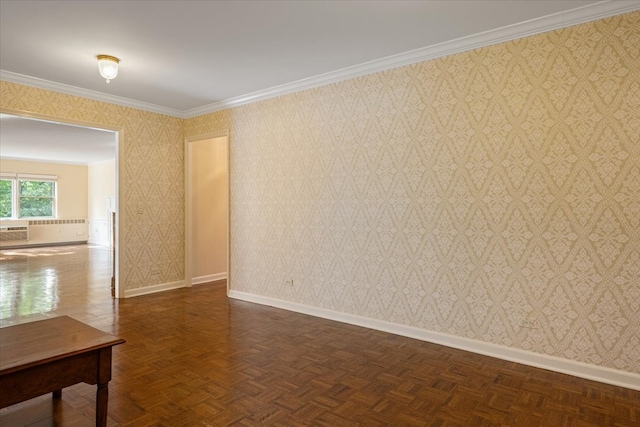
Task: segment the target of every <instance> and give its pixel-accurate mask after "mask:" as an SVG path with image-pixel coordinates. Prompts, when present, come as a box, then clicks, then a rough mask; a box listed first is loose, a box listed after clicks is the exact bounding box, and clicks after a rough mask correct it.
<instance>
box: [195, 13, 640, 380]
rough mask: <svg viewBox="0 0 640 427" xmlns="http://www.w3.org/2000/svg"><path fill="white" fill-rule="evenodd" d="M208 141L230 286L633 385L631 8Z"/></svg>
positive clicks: (281, 110)
mask: <svg viewBox="0 0 640 427" xmlns="http://www.w3.org/2000/svg"><path fill="white" fill-rule="evenodd" d="M223 129H230V131H231V200H232V205H231V227H232V229H231V245H232V246H231V266H232V269H231V278H232V282H231V286H232V289H234V290H237V291H243V292H248V293H253V294H258V295H262V296H267V297H272V298H278V299H282V300H286V301H292V302H296V303H301V304H307V305H311V306H316V307H322V308H326V309H331V310H337V311H341V312H346V313H350V314H354V315H360V316H365V317H368V318H373V319H380V320H385V321H389V322H394V323H397V324H401V325H410V326H414V327H418V328H423V329H425V330H430V331H439V332H443V333H447V334H451V335H455V336H461V337H468V338H472V339H475V340H481V341H486V342H491V343H495V344H501V345H505V346H510V347H515V348H519V349H525V350H530V351H533V352H537V353H542V354H547V355H553V356H558V357H561V358H566V359H571V360H574V361H581V362H586V363H589V364H595V365H599V366H605V367H610V368H613V369H617V370H622V371H628V372H634V373H640V309H639V307H640V12H633V13H629V14H625V15H620V16H616V17H613V18H609V19H605V20H601V21H596V22H592V23H587V24H583V25H579V26H575V27H571V28H567V29H563V30H560V31H554V32H550V33H546V34H541V35H536V36H532V37H528V38H525V39H521V40H517V41H512V42H508V43H504V44H499V45H495V46H491V47H487V48H483V49H479V50H475V51H471V52H466V53H461V54H457V55H453V56H449V57H445V58H441V59H437V60H432V61H428V62H424V63H420V64H416V65H412V66H406V67H402V68H398V69H394V70H391V71H387V72H382V73H377V74H372V75H368V76H365V77H361V78H357V79H352V80H348V81H344V82H340V83H336V84H331V85H327V86H324V87H320V88H316V89H312V90H307V91H303V92H299V93H296V94H292V95H287V96H283V97H279V98H276V99H271V100H267V101H262V102H258V103H254V104H251V105H246V106H242V107H238V108H234V109H232V110H226V111H222V112H217V113H212V114H208V115H205V116H201V117H197V118H193V119H189V120H187V121H186V125H185V133H186V135H187V136H190V135H197V134H204V133H207V132H212V131H218V130H223ZM289 279H293V281H294V286H293V287H291V286H286V284H285V281H286V280H289Z"/></svg>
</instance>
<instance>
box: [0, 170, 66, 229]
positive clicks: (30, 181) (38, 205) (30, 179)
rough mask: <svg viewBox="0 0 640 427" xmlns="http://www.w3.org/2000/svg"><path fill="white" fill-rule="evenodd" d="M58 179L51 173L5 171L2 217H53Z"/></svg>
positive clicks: (0, 201)
mask: <svg viewBox="0 0 640 427" xmlns="http://www.w3.org/2000/svg"><path fill="white" fill-rule="evenodd" d="M56 179H57V177H55V176H51V175H26V174H15V173H14V174H8V173H3V174H2V179H1V180H0V218H5V219H18V218H53V217H55V215H56V184H57V182H56Z"/></svg>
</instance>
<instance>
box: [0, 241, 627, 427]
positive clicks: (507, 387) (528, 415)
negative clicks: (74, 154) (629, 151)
mask: <svg viewBox="0 0 640 427" xmlns="http://www.w3.org/2000/svg"><path fill="white" fill-rule="evenodd" d="M54 252H56V251H51V250H50V251H49V252H47V253H48V255H47V256H46V257H42V258H46V262H44V261H41V260H40V259H38V256H37V255H36V251H35V250H34V252H33V253H32V254H31V255H32V256H30V258H29V260H28V261H27V262H25V260H24V259H22V260H18V261H15V255H13V257H14V259H13V260H12V259H10V258H11V257H7V256H5V255H4V254H2V256H0V258H2V261H1V265H0V273H1V272H4V271H9V272H10V274H8V275H4V274H3V275H2V276H0V286H2V289H1V290H2V292H3V293H2V295H6V294H7V292H9V293H11V292H14V291H15V292H18V291H20V292H24V289H25V287H24V286H22V285H21V284H20V283H18V282H19V281H20V280H22V279H21V277H23V276H21V274H25V275H26V274H28V275H31V276H35V277H41V278H42V274H41V273H37V271H38V268H47V269H49V274H50V273H51V269H55V268H56V267H55V263H52V260H53V259H54V258H55V257H61V258H64V257H65V256H71V255H70V253H71V252H75V253H76V254H77V253H83V252H86V254H85V255H84V256H87V257H88V259H92V257H93V255H92V252H95V251H92V249H91V248H89V247H84V248H69V249H68V250H58V252H57V253H58V255H56V254H54ZM95 258H98V259H100V258H102V263H105V262H107V261H108V260H105V259H104V254H100V253H98V254H95ZM34 260H37V261H34ZM14 261H15V262H14ZM40 264H42V265H40ZM45 265H46V266H45ZM59 265H60V267H59V268H60V269H62V270H65V269H72V270H73V271H74V272H73V273H71V272H69V271H66V272H65V271H57V272H56V274H55V276H56V277H58V278H62V280H60V279H58V282H57V283H56V293H55V295H57V298H58V300H57V301H55V303H53V302H51V301H50V302H46V301H44V300H46V297H42V296H37V297H34V298H36V299H37V300H38V301H40V302H43V303H42V304H40V305H33V304H31V305H28V304H27V305H26V306H27V307H29V310H27V312H25V309H24V307H25V304H24V303H23V302H21V301H20V300H19V298H18V297H17V296H12V297H11V303H10V304H5V303H3V305H2V311H1V313H2V325H4V326H6V325H9V324H14V323H19V322H23V321H29V320H35V319H37V318H41V317H50V316H54V315H63V314H67V315H70V316H72V317H75V318H76V319H78V320H81V321H84V322H86V323H88V324H90V325H92V326H94V327H97V328H99V329H102V330H104V331H106V332H109V333H113V334H115V335H118V336H120V337H122V338H124V339H125V340H126V341H127V343H126V344H125V345H122V346H118V347H116V348H114V354H113V380H112V381H111V383H110V396H109V423H108V425H109V426H135V427H139V426H142V427H144V426H171V427H175V426H227V425H232V426H282V427H290V426H331V427H340V426H367V427H369V426H370V427H376V426H433V427H435V426H505V427H506V426H509V427H514V426H523V427H528V426H531V427H537V426H550V427H559V426H567V427H577V426H585V427H586V426H590V427H591V426H599V427H600V426H612V427H628V426H635V427H638V426H640V392H637V391H634V390H629V389H624V388H620V387H615V386H611V385H606V384H601V383H597V382H593V381H588V380H584V379H580V378H576V377H572V376H568V375H562V374H557V373H553V372H549V371H545V370H541V369H536V368H532V367H529V366H524V365H519V364H517V363H513V362H508V361H503V360H498V359H493V358H490V357H486V356H481V355H478V354H473V353H468V352H465V351H461V350H456V349H451V348H447V347H443V346H438V345H435V344H430V343H425V342H421V341H417V340H413V339H409V338H404V337H398V336H394V335H391V334H387V333H384V332H379V331H372V330H367V329H364V328H359V327H356V326H352V325H346V324H340V323H336V322H332V321H329V320H324V319H319V318H314V317H310V316H305V315H301V314H297V313H292V312H287V311H284V310H279V309H275V308H270V307H264V306H260V305H255V304H250V303H247V302H242V301H235V300H230V299H228V298H227V297H226V295H225V283H224V282H218V283H210V284H205V285H198V286H195V287H193V288H188V289H187V288H185V289H178V290H174V291H168V292H164V293H161V294H154V295H147V296H140V297H136V298H130V299H126V300H117V301H112V300H111V299H110V294H109V278H108V277H106V279H105V277H101V274H92V273H89V272H87V271H82V268H85V267H86V268H89V267H88V266H91V265H98V269H100V270H104V268H103V267H104V266H102V267H100V265H101V262H100V261H96V260H95V259H93V261H92V262H89V261H87V262H77V261H76V262H73V261H68V260H67V261H65V260H62V262H61V263H60V264H59ZM82 265H84V266H85V267H82ZM79 266H80V267H79ZM23 267H25V269H26V270H28V271H27V272H25V273H21V272H20V270H21V268H23ZM105 271H106V270H105ZM92 277H93V278H94V279H90V278H92ZM25 280H26V279H25ZM103 280H104V282H102V281H103ZM36 285H37V280H36V281H35V282H34V281H31V282H30V284H29V289H35V287H36ZM103 286H104V289H102V287H103ZM81 287H85V288H86V289H79V288H81ZM74 288H78V289H74ZM103 291H104V292H103ZM50 294H51V293H50ZM105 296H106V297H105ZM21 304H22V305H21ZM34 307H35V308H34ZM20 310H22V311H20ZM21 313H22V315H21ZM94 413H95V388H94V387H93V386H89V385H86V384H78V385H76V386H73V387H69V388H67V389H64V391H63V397H62V400H61V401H59V402H58V403H55V402H52V400H51V398H50V396H41V397H38V398H36V399H32V400H30V401H27V402H23V403H20V404H18V405H14V406H12V407H9V408H5V409H3V410H0V425H1V426H2V427H5V426H6V427H13V426H15V427H21V426H46V425H55V426H71V427H76V426H90V425H93V420H94Z"/></svg>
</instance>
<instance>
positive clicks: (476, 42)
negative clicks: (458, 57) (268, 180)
mask: <svg viewBox="0 0 640 427" xmlns="http://www.w3.org/2000/svg"><path fill="white" fill-rule="evenodd" d="M639 9H640V1H638V0H628V1H624V0H620V1H618V0H615V1H614V0H605V1H601V2H598V3H594V4H591V5H587V6H583V7H580V8H576V9H572V10H570V11H566V12H558V13H555V14H552V15H547V16H543V17H541V18H536V19H532V20H529V21H523V22H520V23H517V24H512V25H508V26H506V27H501V28H497V29H494V30H489V31H485V32H482V33H477V34H473V35H471V36H466V37H461V38H459V39H455V40H451V41H447V42H443V43H439V44H435V45H431V46H427V47H424V48H419V49H415V50H411V51H408V52H404V53H400V54H397V55H392V56H388V57H385V58H381V59H376V60H373V61H369V62H365V63H362V64H358V65H355V66H352V67H347V68H342V69H340V70H336V71H331V72H328V73H325V74H320V75H317V76H313V77H309V78H306V79H302V80H297V81H295V82H292V83H287V84H284V85H280V86H275V87H272V88H269V89H265V90H260V91H257V92H253V93H249V94H246V95H242V96H238V97H235V98H229V99H225V100H223V101H219V102H214V103H212V104H209V105H204V106H202V107H198V108H193V109H191V110H186V111H184V112H183V114H184V117H185V118H192V117H197V116H201V115H203V114H208V113H213V112H215V111H220V110H225V109H228V108H232V107H238V106H240V105H244V104H250V103H252V102H257V101H262V100H266V99H269V98H275V97H277V96H282V95H287V94H290V93H294V92H299V91H301V90H306V89H311V88H314V87H319V86H324V85H328V84H331V83H337V82H340V81H343V80H348V79H353V78H357V77H361V76H365V75H367V74H373V73H377V72H381V71H386V70H390V69H393V68H398V67H403V66H406V65H411V64H415V63H418V62H423V61H428V60H431V59H436V58H441V57H443V56H448V55H453V54H456V53H461V52H465V51H470V50H474V49H479V48H481V47H485V46H490V45H494V44H498V43H503V42H506V41H510V40H516V39H519V38H523V37H527V36H532V35H534V34H540V33H545V32H548V31H553V30H557V29H560V28H566V27H570V26H573V25H578V24H582V23H585V22H590V21H595V20H598V19H602V18H607V17H610V16H614V15H620V14H623V13H626V12H631V11H634V10H639Z"/></svg>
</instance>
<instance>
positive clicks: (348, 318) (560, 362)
mask: <svg viewBox="0 0 640 427" xmlns="http://www.w3.org/2000/svg"><path fill="white" fill-rule="evenodd" d="M229 297H230V298H234V299H238V300H242V301H247V302H252V303H256V304H261V305H267V306H271V307H276V308H281V309H284V310H289V311H294V312H297V313H302V314H308V315H310V316H315V317H321V318H323V319H329V320H335V321H337V322H342V323H347V324H350V325H355V326H361V327H364V328H369V329H374V330H377V331H382V332H388V333H391V334H395V335H400V336H404V337H408V338H414V339H417V340H420V341H426V342H430V343H434V344H440V345H444V346H447V347H452V348H457V349H459V350H465V351H470V352H472V353H478V354H482V355H485V356H490V357H496V358H498V359H503V360H508V361H511V362H516V363H522V364H523V365H528V366H533V367H536V368H542V369H548V370H550V371H555V372H560V373H563V374H568V375H573V376H576V377H580V378H585V379H588V380H593V381H598V382H602V383H606V384H612V385H616V386H621V387H626V388H630V389H633V390H639V391H640V375H638V374H634V373H631V372H624V371H618V370H615V369H610V368H605V367H600V366H596V365H589V364H586V363H582V362H577V361H573V360H569V359H562V358H559V357H555V356H549V355H545V354H539V353H534V352H531V351H527V350H521V349H518V348H513V347H506V346H502V345H498V344H492V343H488V342H484V341H478V340H473V339H470V338H464V337H458V336H454V335H449V334H444V333H441V332H434V331H427V330H424V329H419V328H415V327H411V326H405V325H398V324H395V323H390V322H385V321H382V320H376V319H371V318H367V317H361V316H356V315H354V314H348V313H341V312H338V311H333V310H328V309H325V308H319V307H312V306H308V305H304V304H299V303H295V302H290V301H283V300H279V299H275V298H270V297H265V296H261V295H255V294H250V293H246V292H240V291H234V290H230V291H229Z"/></svg>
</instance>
